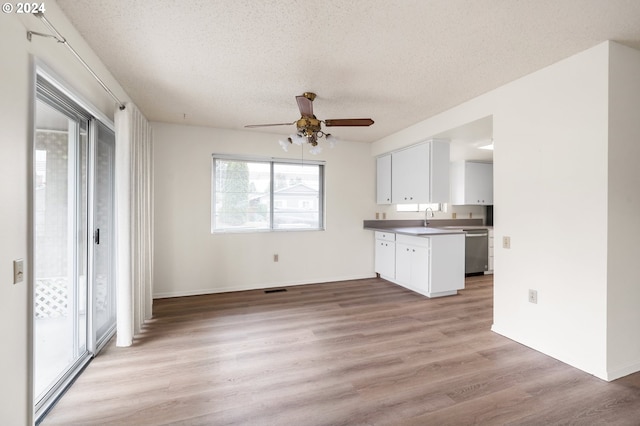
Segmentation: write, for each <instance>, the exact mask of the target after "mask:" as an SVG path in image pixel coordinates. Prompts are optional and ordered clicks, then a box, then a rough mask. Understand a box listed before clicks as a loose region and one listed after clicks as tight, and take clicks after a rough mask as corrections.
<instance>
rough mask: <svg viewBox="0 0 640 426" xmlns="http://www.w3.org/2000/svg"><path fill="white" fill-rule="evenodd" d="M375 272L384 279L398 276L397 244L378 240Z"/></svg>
mask: <svg viewBox="0 0 640 426" xmlns="http://www.w3.org/2000/svg"><path fill="white" fill-rule="evenodd" d="M375 270H376V272H377V273H378V274H380V276H382V277H384V278H389V279H394V278H395V276H396V244H395V243H393V242H389V241H385V240H376V251H375Z"/></svg>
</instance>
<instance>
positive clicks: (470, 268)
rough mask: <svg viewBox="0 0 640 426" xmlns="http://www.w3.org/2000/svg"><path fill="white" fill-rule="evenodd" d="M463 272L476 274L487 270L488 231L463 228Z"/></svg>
mask: <svg viewBox="0 0 640 426" xmlns="http://www.w3.org/2000/svg"><path fill="white" fill-rule="evenodd" d="M464 231H465V232H466V238H465V241H464V242H465V248H464V273H465V274H478V273H484V271H488V270H489V231H488V230H487V229H464Z"/></svg>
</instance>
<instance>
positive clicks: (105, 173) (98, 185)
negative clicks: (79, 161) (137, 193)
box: [91, 122, 116, 352]
mask: <svg viewBox="0 0 640 426" xmlns="http://www.w3.org/2000/svg"><path fill="white" fill-rule="evenodd" d="M94 123H95V126H94V129H95V136H96V137H95V139H94V141H95V143H94V147H95V149H94V150H93V161H92V163H93V165H94V167H93V176H94V179H93V185H92V188H93V197H92V198H93V203H92V210H93V212H92V213H93V214H92V217H93V226H92V229H93V253H92V256H91V258H92V259H93V262H92V263H91V266H92V274H91V275H92V278H93V279H92V283H93V286H92V297H91V299H92V300H93V311H92V312H93V318H92V320H93V321H92V323H93V330H94V333H93V336H92V337H93V339H94V341H93V342H92V348H95V350H94V352H95V351H96V350H97V349H99V348H101V347H102V346H103V345H104V344H105V343H106V342H107V340H108V339H109V338H110V337H111V336H112V335H113V333H114V332H115V327H116V291H115V223H114V222H115V194H114V186H115V176H114V171H115V152H116V150H115V134H114V133H113V131H112V130H111V129H109V128H107V127H106V126H105V125H103V124H102V123H100V122H94Z"/></svg>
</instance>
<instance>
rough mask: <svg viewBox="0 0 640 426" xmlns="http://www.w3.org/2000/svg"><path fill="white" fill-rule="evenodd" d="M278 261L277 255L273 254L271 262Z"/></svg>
mask: <svg viewBox="0 0 640 426" xmlns="http://www.w3.org/2000/svg"><path fill="white" fill-rule="evenodd" d="M278 260H280V259H279V257H278V255H277V254H274V255H273V261H274V262H277V261H278Z"/></svg>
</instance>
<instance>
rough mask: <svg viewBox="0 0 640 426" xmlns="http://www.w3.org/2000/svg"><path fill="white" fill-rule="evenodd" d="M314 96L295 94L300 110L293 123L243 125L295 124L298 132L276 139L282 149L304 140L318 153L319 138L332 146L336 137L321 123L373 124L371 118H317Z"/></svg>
mask: <svg viewBox="0 0 640 426" xmlns="http://www.w3.org/2000/svg"><path fill="white" fill-rule="evenodd" d="M315 98H316V94H315V93H312V92H304V93H303V94H302V95H300V96H296V102H297V103H298V109H299V110H300V115H301V117H300V119H299V120H297V121H294V122H293V123H275V124H249V125H247V126H244V127H248V128H255V127H271V126H290V125H291V124H295V125H296V129H297V131H298V133H296V134H294V135H290V136H289V137H288V138H287V139H284V140H283V139H281V140H280V141H278V142H279V143H280V146H281V147H282V149H284V150H285V151H287V150H288V149H289V145H293V144H296V145H302V144H304V143H305V142H306V143H308V144H310V145H311V150H310V151H309V152H311V153H312V154H319V153H320V151H322V147H321V146H318V141H319V140H320V139H321V138H325V139H326V140H327V142H328V143H329V147H331V148H333V147H334V146H335V145H336V143H337V142H338V139H336V138H335V136H333V135H331V134H330V133H325V132H323V131H322V123H324V125H325V126H327V127H332V126H359V127H367V126H371V125H372V124H373V120H372V119H370V118H337V119H331V120H318V118H316V116H315V115H313V100H314V99H315Z"/></svg>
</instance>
